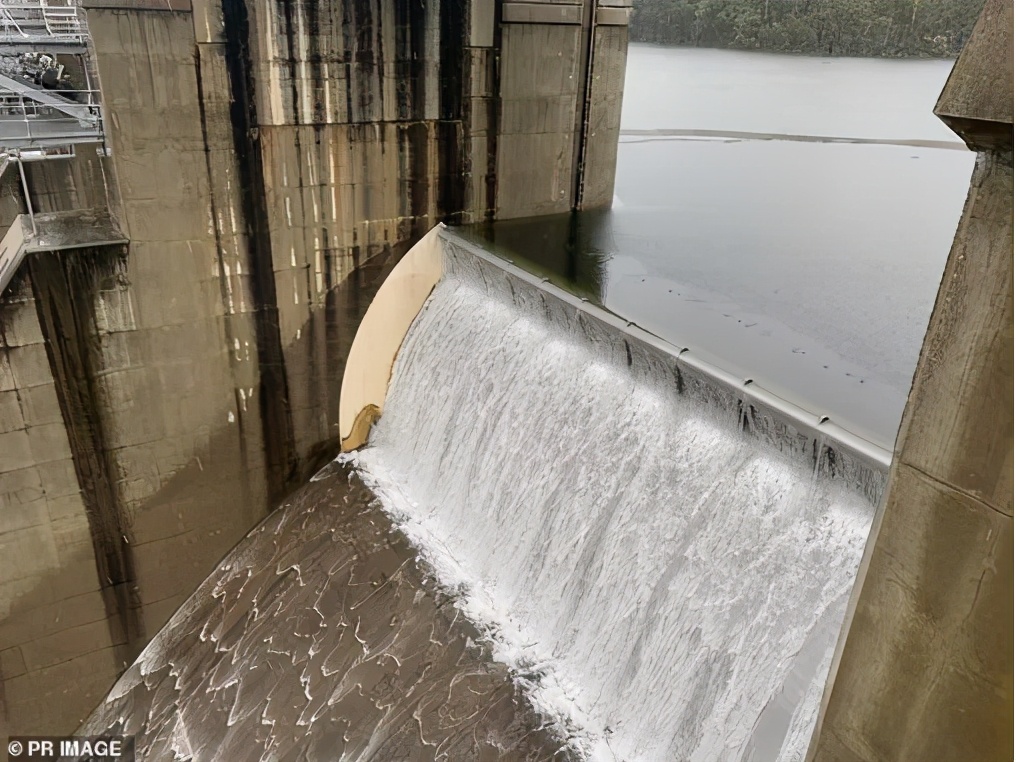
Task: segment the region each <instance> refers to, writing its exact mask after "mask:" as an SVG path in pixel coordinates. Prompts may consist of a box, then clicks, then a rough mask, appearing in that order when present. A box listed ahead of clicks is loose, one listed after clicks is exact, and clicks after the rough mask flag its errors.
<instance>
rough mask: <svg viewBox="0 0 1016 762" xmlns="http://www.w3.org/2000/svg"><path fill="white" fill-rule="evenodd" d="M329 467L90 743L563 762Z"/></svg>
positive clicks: (227, 577) (151, 648) (167, 641)
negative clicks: (125, 740)
mask: <svg viewBox="0 0 1016 762" xmlns="http://www.w3.org/2000/svg"><path fill="white" fill-rule="evenodd" d="M372 503H373V496H372V495H371V493H370V492H368V491H367V490H366V489H365V488H364V486H363V485H362V484H361V483H360V481H359V480H358V479H357V478H356V477H355V476H354V475H351V474H350V473H349V472H348V471H347V470H346V469H345V468H341V467H335V466H332V467H330V468H327V469H326V470H325V471H324V472H322V473H320V474H319V475H318V476H317V477H315V479H314V480H313V481H312V482H311V483H310V484H307V485H306V486H305V487H303V488H302V489H301V490H300V491H299V492H298V493H297V494H296V495H295V496H294V497H293V498H292V499H291V500H290V501H288V503H287V504H286V505H285V506H283V507H282V508H281V509H280V510H278V511H277V512H276V513H274V514H272V515H271V516H270V517H268V518H267V519H266V520H265V521H264V522H263V523H262V524H261V525H260V526H258V527H257V528H256V529H254V530H253V531H252V532H251V533H250V534H249V535H248V536H247V537H246V538H244V540H243V541H241V542H240V543H239V545H238V546H237V547H236V548H234V549H233V551H232V552H230V553H229V555H228V556H227V557H226V558H225V559H224V560H223V561H222V562H221V563H220V564H219V566H218V568H217V569H216V570H215V571H214V572H213V573H212V574H211V575H210V576H209V577H208V579H206V580H205V582H204V583H202V585H201V586H200V587H199V588H198V589H197V591H196V592H195V594H194V595H193V596H191V598H190V599H188V601H187V602H186V603H185V604H184V605H183V606H182V607H181V608H180V609H179V610H178V611H177V612H176V613H175V614H174V615H173V617H172V619H171V620H170V621H169V623H168V624H167V625H166V627H164V628H163V629H162V630H161V631H160V632H159V634H158V635H157V636H156V637H155V638H154V639H153V640H152V642H151V643H150V644H149V645H148V647H147V648H146V649H145V651H144V653H143V654H142V655H141V657H140V658H139V659H138V661H137V662H135V663H134V664H133V665H132V666H131V667H130V668H129V669H128V670H127V672H126V673H125V674H124V675H123V677H122V678H121V679H120V680H119V681H118V682H117V684H116V685H115V686H114V687H113V690H112V691H111V692H110V694H109V695H108V696H107V697H106V699H105V701H103V702H102V704H100V706H99V707H98V708H97V709H96V710H95V712H94V713H93V715H92V716H91V718H89V720H88V721H87V722H86V723H85V725H84V726H83V728H82V729H81V732H82V733H84V734H102V733H122V734H126V735H135V736H136V740H135V744H136V753H137V758H138V759H139V760H143V759H148V760H169V759H177V760H200V761H201V762H212V761H213V760H224V761H228V762H247V761H249V762H257V761H259V760H313V761H314V762H319V761H320V762H323V761H324V760H338V759H341V760H349V761H350V762H352V761H353V760H384V761H385V762H388V761H389V760H418V759H435V758H444V759H449V760H474V759H475V760H498V759H505V760H512V762H515V761H516V760H530V761H531V762H537V760H549V759H555V760H562V761H564V760H568V759H572V758H573V755H572V754H571V753H570V752H569V751H568V750H567V749H566V748H562V747H563V744H562V742H561V740H560V739H558V738H557V737H555V735H554V734H553V733H550V732H548V731H547V730H546V729H545V728H543V727H542V724H543V721H542V719H541V718H540V717H539V716H538V715H536V714H535V713H534V712H533V711H532V709H531V708H529V706H528V704H527V702H526V701H525V700H524V699H523V698H522V696H521V695H520V692H519V689H518V687H517V686H515V685H514V684H513V683H512V681H511V680H510V678H509V676H508V674H507V670H506V669H505V668H504V667H503V666H501V665H499V664H497V663H494V662H492V660H491V658H490V654H489V652H488V651H487V650H486V649H485V648H484V647H482V646H481V645H479V644H478V643H477V641H478V638H479V634H478V632H477V631H476V630H475V629H473V628H472V627H471V626H470V625H469V624H468V623H467V622H465V621H464V620H463V618H462V616H461V615H460V613H459V612H458V610H457V609H456V608H455V606H454V601H453V599H451V598H450V597H449V596H448V595H447V594H444V593H442V592H441V591H439V590H438V589H437V588H436V586H435V585H434V584H433V583H432V581H431V580H430V579H429V577H428V575H427V572H426V570H425V569H423V568H421V567H420V566H419V564H418V563H417V562H416V560H415V553H414V551H413V549H412V548H411V547H409V545H408V544H407V542H406V540H405V538H404V537H403V536H402V535H401V534H400V533H399V532H397V531H394V530H393V529H392V526H391V523H390V522H389V520H388V518H387V517H386V516H385V515H384V514H383V513H382V512H381V511H380V510H378V509H377V508H376V507H373V505H372Z"/></svg>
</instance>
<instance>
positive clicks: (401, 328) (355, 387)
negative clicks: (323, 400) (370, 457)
mask: <svg viewBox="0 0 1016 762" xmlns="http://www.w3.org/2000/svg"><path fill="white" fill-rule="evenodd" d="M442 227H444V226H443V225H439V226H438V227H435V228H433V229H432V230H431V231H430V232H429V233H427V235H425V236H424V237H423V238H422V239H420V241H419V243H417V244H416V245H415V246H414V247H413V248H412V249H410V250H409V253H408V254H406V256H405V257H404V258H403V259H402V261H401V262H399V264H398V265H396V266H395V269H394V270H392V273H391V275H389V276H388V279H387V280H386V281H385V282H384V284H383V285H382V286H381V288H380V289H378V292H377V296H375V297H374V301H372V302H371V304H370V307H369V308H368V309H367V313H366V314H365V315H364V316H363V321H362V322H361V323H360V328H359V330H357V332H356V338H355V339H353V346H352V347H351V348H350V350H349V357H348V358H347V360H346V372H345V373H344V374H343V376H342V392H341V393H340V395H339V436H340V438H341V441H342V450H343V452H349V451H350V450H355V449H357V448H358V447H362V446H363V445H365V444H366V443H367V437H368V435H369V433H370V427H371V425H372V424H373V423H374V421H376V420H377V419H378V418H380V417H381V413H382V412H383V411H384V406H385V396H386V395H387V394H388V382H389V380H390V379H391V376H392V366H393V365H394V363H395V357H396V355H398V352H399V349H400V348H401V347H402V341H403V339H405V338H406V333H407V332H408V331H409V327H410V326H411V325H412V324H413V321H414V320H415V319H416V316H417V314H418V313H419V312H420V309H421V308H422V307H423V305H424V302H426V301H427V297H428V296H430V292H431V291H433V290H434V286H435V285H436V284H437V282H438V280H440V278H441V240H440V238H439V237H438V231H439V230H440V229H441V228H442Z"/></svg>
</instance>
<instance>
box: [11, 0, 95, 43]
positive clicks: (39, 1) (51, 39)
mask: <svg viewBox="0 0 1016 762" xmlns="http://www.w3.org/2000/svg"><path fill="white" fill-rule="evenodd" d="M87 44H88V32H87V30H86V29H85V24H84V17H83V14H82V13H81V12H80V9H79V8H78V7H77V5H75V4H74V2H73V0H63V1H61V0H34V2H31V1H28V2H20V3H10V4H6V3H5V4H4V5H2V6H0V47H3V48H12V49H21V50H45V51H47V52H54V53H70V52H78V51H81V50H83V49H84V48H85V46H86V45H87Z"/></svg>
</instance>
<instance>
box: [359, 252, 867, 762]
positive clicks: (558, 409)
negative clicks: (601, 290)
mask: <svg viewBox="0 0 1016 762" xmlns="http://www.w3.org/2000/svg"><path fill="white" fill-rule="evenodd" d="M763 418H764V417H763ZM741 422H742V416H741V415H739V406H738V404H737V399H736V397H732V396H731V395H729V394H719V393H715V390H710V389H709V387H708V385H704V384H701V383H699V384H696V383H694V382H693V381H692V380H689V379H685V378H682V376H681V374H680V373H679V372H678V371H675V365H674V362H673V358H672V357H667V356H664V355H662V354H659V353H657V352H655V351H652V350H651V348H649V347H646V346H644V345H642V344H640V343H638V342H634V341H631V340H629V339H628V338H626V337H623V336H617V335H613V334H612V333H611V332H610V331H607V330H605V329H604V327H603V325H602V324H600V323H599V322H597V321H596V320H594V319H589V318H588V316H586V315H584V314H582V313H581V312H579V311H576V310H574V309H566V308H564V307H563V306H562V305H561V304H558V303H557V301H556V300H555V299H554V297H550V296H548V295H547V294H546V293H545V292H543V291H542V290H540V289H538V288H534V287H532V286H530V285H528V284H526V283H525V282H523V281H520V280H518V279H513V278H511V277H509V276H508V275H506V274H505V273H503V272H501V271H499V270H498V269H497V268H496V267H492V266H491V265H489V263H484V262H482V261H480V260H479V259H477V258H475V257H472V256H471V255H468V254H464V253H461V252H459V253H456V252H455V247H454V246H451V245H449V247H448V252H447V253H446V266H445V276H444V278H443V279H442V281H441V282H440V283H439V284H438V286H437V287H436V289H435V291H434V293H433V294H432V296H431V298H430V300H429V301H428V303H427V304H426V305H425V307H424V309H423V311H422V312H421V313H420V315H419V316H418V318H417V320H416V322H415V323H414V325H413V327H412V329H411V330H410V333H409V335H408V336H407V338H406V341H405V343H404V345H403V347H402V350H401V352H400V354H399V357H398V361H397V363H396V366H395V369H394V373H393V378H392V382H391V385H390V388H389V393H388V398H387V401H386V408H385V413H384V416H383V417H382V419H381V420H380V422H379V423H378V424H377V426H376V429H375V431H374V432H373V434H372V436H371V440H370V446H369V447H368V448H367V449H365V450H363V451H361V452H360V453H359V454H358V455H357V456H356V461H357V462H358V464H359V466H360V467H361V469H362V471H363V472H364V473H365V474H366V476H367V477H368V479H369V480H371V482H372V483H373V486H374V488H375V490H376V491H377V492H378V493H379V494H380V495H381V496H382V500H383V502H384V504H385V506H386V507H387V509H388V510H389V512H391V513H392V514H393V515H394V516H395V517H396V519H397V520H398V521H399V523H400V524H401V525H402V527H403V528H404V530H405V531H406V532H407V533H408V534H409V536H410V538H411V539H412V540H413V541H414V542H415V543H416V544H417V545H418V547H419V549H420V550H421V552H422V554H423V555H424V557H425V558H426V559H427V560H428V561H429V562H430V563H431V564H432V565H433V567H434V568H435V570H436V572H437V575H438V577H439V579H440V580H441V581H442V582H443V583H444V584H446V585H448V586H450V587H454V588H457V589H458V590H459V591H460V592H461V602H460V606H461V608H462V609H463V610H464V612H465V613H466V614H467V615H468V616H469V617H470V618H471V619H472V620H473V621H474V622H476V623H478V624H479V625H480V626H481V627H483V628H485V629H486V632H487V633H488V635H489V637H490V639H491V641H492V645H493V648H494V652H495V654H496V656H497V657H498V658H499V659H501V660H503V661H505V662H507V663H508V664H509V665H510V666H512V667H513V668H514V669H515V673H516V675H517V679H518V680H519V681H520V682H521V683H522V684H523V686H524V687H525V688H526V689H527V692H528V695H529V696H530V698H531V700H532V701H533V702H534V704H535V705H536V706H537V707H538V708H539V709H541V711H544V712H546V713H547V714H549V715H551V716H553V717H555V718H556V719H557V720H558V721H560V723H561V724H562V727H563V728H565V729H566V731H567V732H568V734H569V735H570V737H571V738H572V740H573V742H574V744H575V745H576V746H577V747H578V748H579V749H580V750H582V751H583V752H585V753H586V754H588V756H589V757H590V758H594V759H599V758H603V759H627V760H703V761H708V762H715V761H716V760H736V761H737V762H747V761H748V760H772V759H780V760H798V759H803V756H804V753H805V750H806V748H807V744H808V740H809V737H810V733H811V731H812V728H813V726H814V723H815V719H816V716H817V712H818V705H819V701H820V698H821V692H822V687H823V684H824V681H825V677H826V674H827V672H828V668H829V664H830V661H831V657H832V651H833V647H834V643H835V639H836V635H837V633H838V631H839V627H840V625H841V622H842V619H843V615H844V612H845V608H846V603H847V598H848V595H849V591H850V588H851V586H852V584H853V581H854V578H855V575H856V572H857V568H858V564H859V561H860V557H861V553H862V550H863V546H864V543H865V539H866V536H867V533H868V529H869V526H870V522H871V518H872V514H873V508H872V498H873V497H874V496H875V495H873V492H874V493H877V491H878V489H879V484H880V483H879V479H878V477H877V476H876V478H875V479H874V483H875V484H876V486H875V487H872V486H871V483H872V479H871V478H870V475H869V476H868V477H866V476H864V474H863V473H862V474H861V476H858V473H856V472H851V471H850V469H843V468H842V467H841V468H840V471H839V472H840V474H841V476H840V477H839V478H832V477H830V476H829V474H828V473H827V472H826V470H824V469H816V468H815V467H814V465H812V464H809V463H808V462H805V461H804V460H803V459H802V458H800V457H794V453H786V452H780V451H779V450H778V449H777V448H774V447H772V446H771V443H768V442H767V441H766V440H767V439H769V440H772V439H774V438H776V439H778V438H779V437H778V435H777V434H774V433H773V432H765V431H762V432H758V431H756V432H754V434H753V433H750V432H745V431H743V430H742V426H741V425H739V424H740V423H741ZM791 449H792V448H791ZM798 449H801V448H798ZM805 449H806V448H805ZM820 451H821V448H820ZM796 454H797V455H799V454H800V453H799V452H798V453H796ZM821 460H822V458H816V459H815V461H821ZM844 471H846V472H848V473H849V476H848V477H844V476H842V474H843V473H844ZM860 472H864V469H863V468H862V469H860ZM866 480H867V481H866ZM865 493H867V494H865Z"/></svg>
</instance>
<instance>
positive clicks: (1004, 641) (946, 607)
mask: <svg viewBox="0 0 1016 762" xmlns="http://www.w3.org/2000/svg"><path fill="white" fill-rule="evenodd" d="M1012 29H1013V6H1012V3H1011V2H1008V1H1007V0H988V2H987V3H986V5H985V8H984V11H983V12H982V14H981V17H980V19H979V21H978V23H977V26H976V27H975V29H974V32H973V34H972V36H971V38H970V40H969V42H968V43H967V45H966V48H965V49H964V51H963V54H962V55H961V56H960V58H959V60H958V61H957V63H956V66H955V68H954V70H953V73H952V76H951V77H950V78H949V81H948V83H947V84H946V87H945V90H944V91H943V93H942V96H941V98H940V100H939V102H938V105H937V106H936V109H935V112H936V113H937V114H938V115H939V116H940V117H941V118H942V119H943V120H944V121H945V122H946V124H948V125H949V126H950V127H952V128H953V129H954V130H955V131H956V132H957V133H958V134H959V135H960V136H961V137H962V138H963V139H964V140H965V141H966V143H967V145H968V146H970V148H971V149H972V150H975V151H977V152H978V157H977V165H976V168H975V170H974V176H973V179H972V181H971V185H970V194H969V196H968V197H967V203H966V207H965V208H964V211H963V217H962V219H961V221H960V225H959V229H958V230H957V232H956V238H955V242H954V243H953V248H952V251H951V252H950V255H949V260H948V262H947V264H946V268H945V273H944V274H943V277H942V284H941V287H940V289H939V292H938V298H937V301H936V303H935V309H934V313H933V315H932V318H931V324H930V325H929V327H928V333H927V335H926V337H925V340H924V347H923V350H922V352H921V358H920V361H919V363H918V366H917V372H916V374H915V376H914V384H913V387H912V389H911V392H910V397H909V400H908V402H907V407H906V412H905V413H904V417H903V422H902V424H901V427H900V432H899V437H898V438H897V441H896V451H895V454H894V457H893V464H892V468H891V471H890V480H889V485H888V488H887V490H886V496H885V497H884V504H883V506H882V512H881V516H880V518H878V519H877V520H876V526H875V528H874V529H873V533H872V538H871V540H870V541H869V547H868V550H867V553H866V557H865V561H864V563H863V564H862V570H861V574H860V577H859V579H862V580H863V582H862V583H861V584H860V587H859V589H858V590H857V591H855V600H854V601H853V604H852V606H853V614H852V617H851V619H850V621H849V625H848V627H847V628H845V638H844V639H843V641H842V642H841V644H840V652H839V654H838V656H837V662H838V666H837V665H836V664H835V663H834V676H833V677H832V678H831V680H830V685H829V686H827V690H826V704H825V707H824V711H823V714H822V717H821V719H820V726H819V729H818V731H817V732H816V735H815V738H814V742H813V749H812V754H811V756H810V759H812V760H816V762H827V761H828V762H832V761H834V760H835V762H862V761H863V762H910V761H912V762H924V761H925V760H941V761H942V762H952V761H955V762H967V761H968V760H975V759H976V760H980V761H983V762H991V761H994V760H997V761H998V762H1004V760H1011V759H1012V755H1013V683H1012V675H1013V520H1012V516H1013V376H1012V373H1013V370H1012V369H1013V154H1012V150H1013V144H1012V114H1013V103H1012V91H1013V68H1012V64H1013V37H1012Z"/></svg>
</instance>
